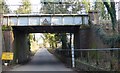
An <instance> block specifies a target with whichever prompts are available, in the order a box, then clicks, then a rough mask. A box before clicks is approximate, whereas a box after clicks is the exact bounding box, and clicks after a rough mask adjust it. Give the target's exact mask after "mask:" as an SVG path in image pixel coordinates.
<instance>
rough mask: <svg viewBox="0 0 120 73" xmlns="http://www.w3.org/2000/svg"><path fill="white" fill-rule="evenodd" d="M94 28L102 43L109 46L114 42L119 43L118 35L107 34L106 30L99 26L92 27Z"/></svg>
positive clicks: (113, 45) (114, 44) (113, 44)
mask: <svg viewBox="0 0 120 73" xmlns="http://www.w3.org/2000/svg"><path fill="white" fill-rule="evenodd" d="M93 29H94V30H95V32H96V34H97V36H99V37H100V39H102V41H103V42H104V44H107V45H109V46H110V47H111V48H113V47H115V46H116V43H120V35H118V34H114V35H111V36H110V35H107V34H106V32H105V31H104V30H103V29H102V28H101V27H95V26H94V27H93Z"/></svg>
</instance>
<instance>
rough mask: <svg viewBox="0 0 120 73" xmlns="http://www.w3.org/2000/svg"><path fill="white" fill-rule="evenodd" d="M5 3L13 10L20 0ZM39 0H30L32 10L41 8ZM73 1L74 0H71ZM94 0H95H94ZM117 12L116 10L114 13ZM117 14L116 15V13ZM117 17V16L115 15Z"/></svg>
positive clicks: (117, 0) (9, 0) (7, 0)
mask: <svg viewBox="0 0 120 73" xmlns="http://www.w3.org/2000/svg"><path fill="white" fill-rule="evenodd" d="M5 1H6V3H7V5H11V6H9V8H10V9H11V10H12V11H14V10H16V9H17V8H19V6H15V5H20V4H21V1H22V0H5ZM40 1H41V0H30V2H31V4H32V5H33V6H32V12H37V11H39V9H40V8H41V5H40ZM73 1H75V0H73ZM90 1H93V0H90ZM94 1H95V0H94ZM114 1H115V2H119V1H120V0H114ZM116 14H118V12H117V13H116ZM117 16H118V15H117ZM117 18H118V17H117Z"/></svg>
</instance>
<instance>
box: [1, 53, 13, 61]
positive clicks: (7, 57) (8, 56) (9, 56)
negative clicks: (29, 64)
mask: <svg viewBox="0 0 120 73" xmlns="http://www.w3.org/2000/svg"><path fill="white" fill-rule="evenodd" d="M2 60H13V53H12V52H3V53H2Z"/></svg>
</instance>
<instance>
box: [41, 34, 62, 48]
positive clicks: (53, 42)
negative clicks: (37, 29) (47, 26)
mask: <svg viewBox="0 0 120 73" xmlns="http://www.w3.org/2000/svg"><path fill="white" fill-rule="evenodd" d="M43 35H44V37H43V40H44V44H45V45H46V44H47V43H49V45H50V48H57V43H58V42H59V41H60V36H59V34H57V33H56V34H51V33H44V34H43Z"/></svg>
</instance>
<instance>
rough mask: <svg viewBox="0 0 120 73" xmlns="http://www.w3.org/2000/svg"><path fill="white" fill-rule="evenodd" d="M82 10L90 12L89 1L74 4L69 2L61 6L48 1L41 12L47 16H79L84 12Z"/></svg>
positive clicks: (77, 0)
mask: <svg viewBox="0 0 120 73" xmlns="http://www.w3.org/2000/svg"><path fill="white" fill-rule="evenodd" d="M82 8H84V9H85V10H86V12H88V11H89V10H90V2H89V0H88V1H86V0H82V1H79V0H75V1H74V2H73V1H71V0H69V1H66V2H64V3H60V4H59V3H58V4H54V3H53V2H52V1H51V0H47V1H46V3H45V4H44V5H43V6H42V8H41V10H40V11H42V13H45V14H68V13H73V14H77V13H78V12H80V11H81V10H82ZM69 9H70V10H69Z"/></svg>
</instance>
